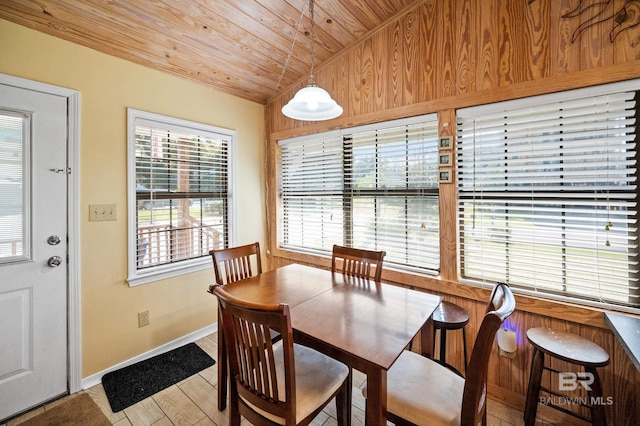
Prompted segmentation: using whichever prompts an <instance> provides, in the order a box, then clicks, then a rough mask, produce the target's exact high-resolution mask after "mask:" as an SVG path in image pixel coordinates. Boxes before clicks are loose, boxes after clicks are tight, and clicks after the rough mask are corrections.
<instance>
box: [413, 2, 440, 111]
mask: <svg viewBox="0 0 640 426" xmlns="http://www.w3.org/2000/svg"><path fill="white" fill-rule="evenodd" d="M417 11H418V13H419V14H418V20H419V21H420V26H419V28H420V33H419V38H418V39H417V40H414V43H416V44H417V45H418V49H417V55H418V58H419V61H418V63H416V64H415V69H414V72H415V74H416V80H417V84H418V90H419V94H418V95H417V96H415V99H416V102H424V101H428V100H431V99H435V98H436V93H437V89H436V86H437V81H439V80H438V77H437V76H438V70H439V68H440V65H439V63H438V53H437V52H438V50H439V48H440V46H439V45H438V44H437V37H436V35H437V30H438V24H437V16H436V11H437V8H436V4H435V0H430V1H425V2H424V3H423V5H422V7H420V8H418V9H417Z"/></svg>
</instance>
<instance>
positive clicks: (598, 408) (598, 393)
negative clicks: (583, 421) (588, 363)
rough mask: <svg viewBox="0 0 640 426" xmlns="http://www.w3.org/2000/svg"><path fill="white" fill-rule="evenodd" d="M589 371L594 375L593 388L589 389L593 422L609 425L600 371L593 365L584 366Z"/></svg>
mask: <svg viewBox="0 0 640 426" xmlns="http://www.w3.org/2000/svg"><path fill="white" fill-rule="evenodd" d="M584 369H585V371H586V372H587V373H591V374H592V375H593V376H592V377H593V383H592V384H591V386H590V387H591V390H589V391H588V395H589V400H590V402H591V424H593V425H594V426H607V416H606V414H605V409H604V401H603V400H602V384H601V383H600V376H599V375H598V371H597V370H596V369H595V368H593V367H585V368H584Z"/></svg>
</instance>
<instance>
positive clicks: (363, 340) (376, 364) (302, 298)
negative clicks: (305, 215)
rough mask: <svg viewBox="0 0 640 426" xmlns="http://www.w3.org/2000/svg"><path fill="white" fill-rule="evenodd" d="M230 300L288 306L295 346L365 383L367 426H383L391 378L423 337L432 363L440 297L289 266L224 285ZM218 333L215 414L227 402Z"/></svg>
mask: <svg viewBox="0 0 640 426" xmlns="http://www.w3.org/2000/svg"><path fill="white" fill-rule="evenodd" d="M224 289H225V290H226V291H227V292H229V293H230V294H232V295H234V296H236V297H238V298H241V299H245V300H248V301H252V302H258V303H262V304H279V303H285V304H288V305H289V307H290V309H291V325H292V328H293V332H294V339H295V341H296V342H297V343H300V344H303V345H305V346H309V347H312V348H314V349H316V350H318V351H320V352H322V353H325V354H327V355H329V356H331V357H333V358H335V359H337V360H339V361H341V362H343V363H345V364H346V365H348V366H349V367H351V368H353V369H356V370H358V371H361V372H362V373H364V374H366V376H367V383H368V384H367V403H366V418H365V424H366V425H384V424H386V417H387V413H386V401H387V371H388V370H389V368H390V367H391V365H393V363H394V362H395V360H396V359H397V358H398V356H400V354H401V353H402V351H403V350H404V349H405V348H406V347H407V346H408V345H409V343H410V342H411V341H412V340H413V338H414V337H415V336H416V335H417V334H418V332H420V331H422V333H421V334H420V335H421V340H420V347H421V350H422V353H423V355H425V356H427V357H431V351H432V348H433V327H432V320H431V314H432V313H433V311H434V310H435V309H436V307H437V306H438V304H439V303H440V301H441V298H440V297H439V296H436V295H432V294H428V293H424V292H421V291H416V290H412V289H408V288H404V287H400V286H396V285H392V284H385V283H379V282H374V281H368V280H362V279H357V278H352V277H348V276H345V275H343V274H341V273H332V272H331V271H327V270H324V269H319V268H314V267H310V266H304V265H299V264H292V265H288V266H284V267H281V268H277V269H274V270H271V271H268V272H263V273H262V274H259V275H256V276H254V277H251V278H248V279H245V280H242V281H237V282H235V283H231V284H227V285H225V286H224ZM221 334H222V333H221V331H219V332H218V342H219V344H218V361H219V362H218V408H219V409H220V410H224V409H225V407H226V396H227V366H226V353H225V351H226V348H225V347H224V339H223V338H221Z"/></svg>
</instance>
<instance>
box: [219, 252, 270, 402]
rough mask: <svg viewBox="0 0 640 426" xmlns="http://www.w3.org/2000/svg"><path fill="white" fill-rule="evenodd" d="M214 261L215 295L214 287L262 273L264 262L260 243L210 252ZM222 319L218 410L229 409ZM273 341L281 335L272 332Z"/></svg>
mask: <svg viewBox="0 0 640 426" xmlns="http://www.w3.org/2000/svg"><path fill="white" fill-rule="evenodd" d="M209 254H210V255H211V258H212V259H213V272H214V275H215V280H216V283H215V284H213V285H211V286H209V293H213V287H214V286H216V285H224V284H230V283H234V282H236V281H240V280H243V279H245V278H249V277H252V276H254V275H258V274H261V273H262V260H261V258H260V243H259V242H255V243H252V244H246V245H242V246H236V247H229V248H226V249H220V250H211V251H210V252H209ZM221 323H222V319H221V317H220V312H219V311H218V326H219V327H218V329H219V332H218V345H219V349H220V350H219V351H218V353H219V355H218V410H220V411H224V410H225V409H226V408H227V377H228V375H227V373H228V371H227V359H226V351H225V341H224V336H223V335H222V333H221V332H220V330H221V328H220V324H221ZM271 337H272V341H273V342H276V341H278V340H279V339H280V334H279V333H277V332H275V331H272V332H271Z"/></svg>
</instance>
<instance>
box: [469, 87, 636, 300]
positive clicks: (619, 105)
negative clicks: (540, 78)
mask: <svg viewBox="0 0 640 426" xmlns="http://www.w3.org/2000/svg"><path fill="white" fill-rule="evenodd" d="M638 89H640V82H638V81H634V82H628V83H625V84H617V85H608V86H601V87H597V88H591V89H582V90H576V91H572V92H563V93H560V94H554V95H547V96H540V97H535V98H530V99H525V100H519V101H511V102H505V103H501V104H494V105H485V106H482V107H474V108H469V109H464V110H459V111H458V145H457V146H458V156H457V158H458V165H457V166H458V170H457V176H458V191H459V231H460V268H461V274H462V277H463V278H469V279H474V280H482V281H490V282H497V281H505V282H508V283H510V284H511V285H512V286H514V287H521V288H524V289H526V290H527V291H530V292H532V293H535V294H544V295H556V296H560V297H561V298H564V297H568V298H571V299H573V300H575V299H576V298H577V299H582V300H590V301H593V302H595V303H597V304H605V305H612V304H613V305H626V306H633V307H638V306H640V291H639V285H638V208H637V201H638V195H637V179H638V169H637V160H638V158H637V157H638V153H637V142H638V136H637V132H636V119H637V116H638V112H637V99H638V92H637V91H636V90H638ZM552 297H553V296H552Z"/></svg>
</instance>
